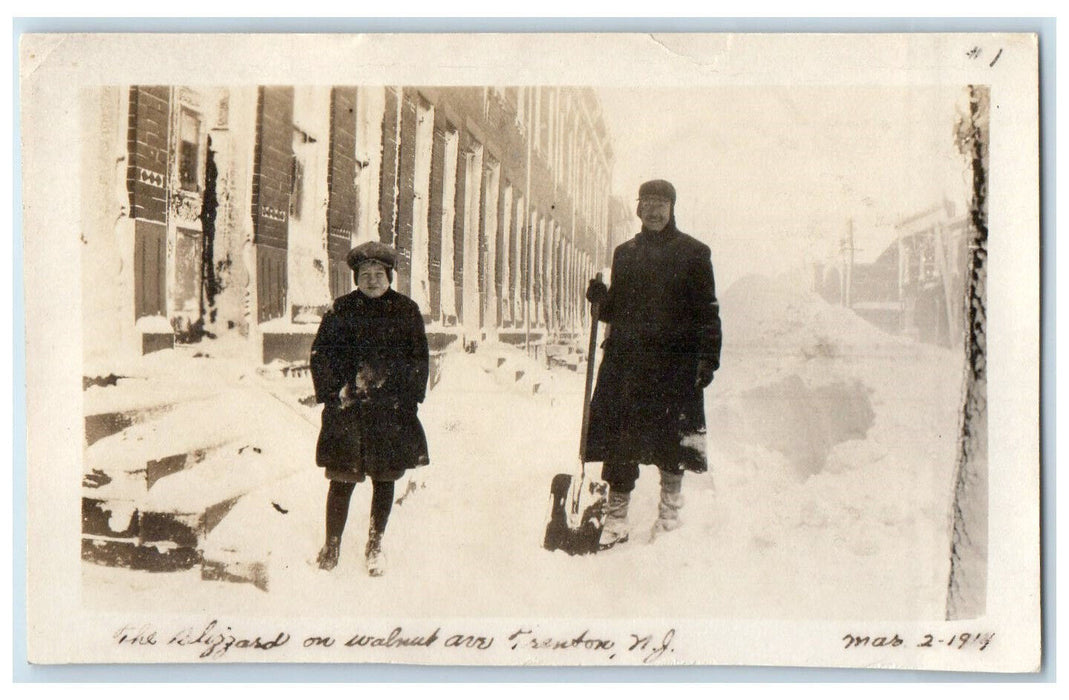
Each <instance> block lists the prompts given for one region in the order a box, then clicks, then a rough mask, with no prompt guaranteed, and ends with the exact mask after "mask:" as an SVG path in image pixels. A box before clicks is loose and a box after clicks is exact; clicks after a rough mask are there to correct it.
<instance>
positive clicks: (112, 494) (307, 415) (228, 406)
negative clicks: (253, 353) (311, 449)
mask: <svg viewBox="0 0 1069 700" xmlns="http://www.w3.org/2000/svg"><path fill="white" fill-rule="evenodd" d="M191 369H192V368H191ZM220 379H222V378H220ZM230 379H231V381H217V382H212V381H204V382H203V383H202V384H201V387H202V388H201V389H200V390H199V391H196V392H188V393H185V394H183V392H182V391H181V390H180V389H179V390H177V391H176V393H175V395H177V396H178V397H179V398H178V399H177V401H172V402H169V403H161V402H160V401H157V400H152V399H153V398H154V397H152V396H148V395H146V393H145V392H144V391H143V390H142V388H141V387H136V386H135V387H134V390H133V391H132V392H131V391H129V389H130V387H129V386H127V387H126V388H127V391H125V392H124V391H122V390H118V391H116V389H110V391H112V392H114V393H113V394H112V395H110V396H107V397H106V400H105V399H103V398H101V397H100V396H97V397H95V398H93V399H92V400H90V399H89V398H88V397H87V404H91V405H92V407H101V406H105V405H108V407H110V408H117V409H118V410H110V411H106V412H100V413H93V414H92V415H91V416H89V417H88V418H87V440H86V443H87V446H86V452H85V454H86V461H85V475H84V478H83V498H82V555H83V558H84V559H87V560H90V561H93V562H96V563H100V564H106V565H111V566H124V567H130V568H136V569H145V570H152V571H173V570H178V569H188V568H191V567H193V566H196V565H198V564H199V563H200V562H201V560H202V544H203V541H204V538H205V537H206V536H207V535H208V534H209V533H210V532H211V531H212V530H213V529H214V528H215V527H216V525H218V524H219V522H220V521H221V520H222V519H223V518H224V517H225V515H226V514H227V513H228V512H229V511H230V509H231V508H233V506H234V504H235V503H237V502H238V500H239V499H240V498H241V497H242V496H244V495H245V494H247V493H249V492H251V491H253V490H255V489H256V488H259V487H260V486H261V485H263V484H264V483H269V482H273V481H277V480H279V479H281V478H284V477H286V476H288V475H289V474H291V473H292V472H293V471H295V470H297V469H300V468H301V467H304V466H306V465H305V464H304V462H306V461H307V454H305V453H306V452H307V451H308V450H307V447H305V448H304V449H303V450H302V449H300V448H296V449H295V448H293V447H292V446H291V445H289V444H288V443H287V441H286V440H280V439H279V436H286V435H287V434H289V435H293V434H294V433H295V432H296V433H306V435H304V437H305V438H306V440H311V439H313V438H312V437H311V435H313V434H314V427H313V423H314V420H313V417H314V411H312V409H308V408H306V407H305V406H303V405H301V404H300V403H299V402H298V401H296V400H294V401H290V400H289V398H288V397H287V396H286V394H287V393H291V394H293V395H296V394H305V393H307V394H310V393H311V384H310V379H309V378H307V376H300V375H297V374H295V375H294V378H293V379H288V380H286V382H285V383H286V384H287V387H286V388H287V389H290V390H291V391H270V392H269V393H270V395H271V398H270V399H268V400H267V402H266V403H265V401H264V398H265V394H267V393H268V389H267V388H265V387H269V386H270V384H271V382H270V381H267V380H263V379H259V380H257V381H250V380H249V379H248V377H247V373H246V376H241V375H239V376H237V377H231V378H230ZM295 382H296V383H300V384H302V386H301V387H298V388H293V387H292V386H289V385H292V384H294V383H295ZM304 384H307V385H308V386H303V385H304ZM156 386H158V385H156ZM203 387H211V389H210V395H207V396H205V395H204V394H206V393H209V392H206V391H205V389H204V388H203ZM171 388H172V389H174V388H176V387H171ZM95 390H96V388H94V391H95ZM105 391H107V390H105ZM124 403H125V404H126V406H125V407H124V406H123V404H124ZM265 406H266V410H265ZM253 407H255V408H253ZM93 416H104V417H105V418H95V419H94V418H93ZM90 426H104V427H103V428H99V427H98V428H96V429H95V430H94V431H93V432H92V433H90V432H89V431H88V428H89V427H90ZM90 440H92V442H91V443H90ZM297 442H301V441H297ZM301 444H303V442H301ZM302 460H303V461H302Z"/></svg>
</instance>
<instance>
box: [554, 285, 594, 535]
mask: <svg viewBox="0 0 1069 700" xmlns="http://www.w3.org/2000/svg"><path fill="white" fill-rule="evenodd" d="M597 280H598V281H599V282H600V281H601V274H600V273H599V274H598V275H597ZM598 311H599V309H598V305H597V304H591V305H590V318H591V323H590V345H589V347H588V348H587V355H586V388H585V389H584V391H583V426H582V429H581V430H580V437H579V473H578V474H557V475H556V476H554V477H553V483H552V484H551V485H550V487H549V522H548V523H546V536H545V539H544V540H543V542H542V546H543V547H544V548H545V549H548V550H549V551H551V552H552V551H554V550H557V549H559V550H561V551H564V552H567V553H568V554H573V555H574V554H592V553H594V552H597V551H598V540H599V539H601V528H602V526H603V525H604V524H605V501H606V498H607V497H608V493H609V485H608V483H606V482H604V481H595V480H594V479H591V478H590V477H588V476H587V474H586V439H587V432H588V431H589V429H590V394H591V389H592V388H593V386H594V358H595V356H596V353H597V350H598Z"/></svg>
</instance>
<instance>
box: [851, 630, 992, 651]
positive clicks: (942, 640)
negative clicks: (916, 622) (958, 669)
mask: <svg viewBox="0 0 1069 700" xmlns="http://www.w3.org/2000/svg"><path fill="white" fill-rule="evenodd" d="M994 638H995V633H994V632H975V633H974V632H959V633H957V634H951V635H949V636H947V635H935V634H924V635H921V637H920V638H919V639H911V638H907V639H903V638H902V637H901V636H900V635H899V634H898V633H897V632H896V633H894V634H890V635H869V634H844V635H843V638H842V639H843V648H844V649H866V648H868V649H882V648H892V649H896V648H899V647H916V648H921V649H924V648H931V649H935V648H937V647H947V648H950V649H962V650H964V649H976V650H977V651H983V650H984V649H987V647H988V645H990V644H991V642H992V641H993V640H994Z"/></svg>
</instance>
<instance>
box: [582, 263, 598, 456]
mask: <svg viewBox="0 0 1069 700" xmlns="http://www.w3.org/2000/svg"><path fill="white" fill-rule="evenodd" d="M594 279H596V280H597V281H598V282H600V281H601V273H600V272H599V273H598V274H597V275H595V276H594ZM600 306H601V305H600V304H598V303H597V302H591V303H590V343H589V345H587V351H586V387H585V388H584V389H583V427H582V429H580V431H579V468H580V470H581V472H582V473H584V474H585V465H586V438H587V433H588V432H589V431H590V395H591V393H592V392H593V388H594V358H595V357H596V356H597V352H598V315H599V312H600V311H601V309H600Z"/></svg>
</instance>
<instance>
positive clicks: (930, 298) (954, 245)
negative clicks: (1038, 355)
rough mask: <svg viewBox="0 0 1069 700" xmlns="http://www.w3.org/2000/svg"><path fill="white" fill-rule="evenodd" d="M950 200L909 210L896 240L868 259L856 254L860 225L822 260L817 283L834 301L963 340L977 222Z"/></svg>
mask: <svg viewBox="0 0 1069 700" xmlns="http://www.w3.org/2000/svg"><path fill="white" fill-rule="evenodd" d="M954 209H955V207H954V205H953V204H952V203H950V202H944V203H940V204H938V205H935V206H933V207H930V208H928V209H925V210H924V211H921V212H918V213H916V214H913V215H911V216H908V217H906V218H904V219H902V220H901V221H899V222H898V223H897V224H896V226H895V237H894V240H893V241H892V242H891V243H890V245H888V246H887V247H886V248H885V249H883V251H882V252H881V253H880V254H879V255H878V256H877V257H876V259H875V260H873V261H872V262H868V263H859V262H857V261H856V260H855V259H854V250H853V236H852V232H851V234H850V235H848V236H847V238H846V239H845V240H844V242H843V246H842V250H841V251H840V254H839V256H837V257H836V258H834V259H832V260H828V261H826V262H825V263H823V264H818V265H816V266H815V268H814V278H813V286H814V288H815V289H816V290H817V291H818V292H819V293H820V294H821V296H823V297H824V298H825V299H826V300H827V301H828V302H830V303H832V304H838V305H841V306H845V307H848V308H850V309H852V310H853V311H854V312H856V313H857V314H858V315H859V316H861V317H863V318H865V319H867V320H868V321H870V322H871V323H873V324H875V325H877V326H880V327H881V328H883V329H885V330H887V331H889V332H892V333H902V334H906V335H909V336H911V337H913V338H916V339H917V340H919V341H921V342H926V343H934V344H938V345H944V346H950V345H956V344H957V343H959V342H960V339H961V333H962V329H963V325H962V324H963V320H962V319H963V313H964V310H965V297H964V294H965V287H964V280H965V272H966V266H967V252H968V251H967V241H968V235H967V234H968V230H969V222H968V219H967V217H966V216H959V215H956V214H955V211H954Z"/></svg>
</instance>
